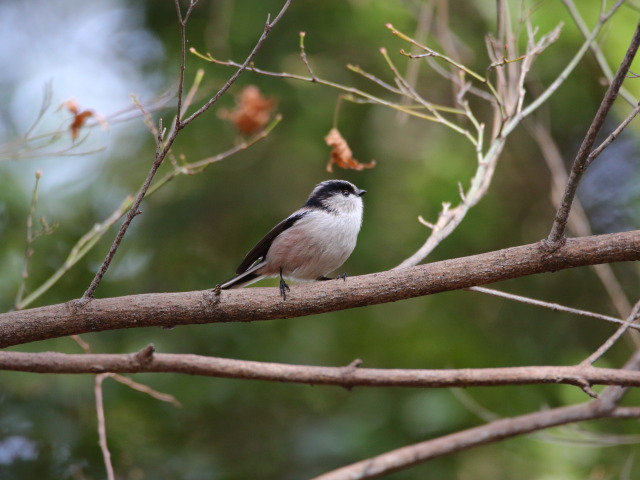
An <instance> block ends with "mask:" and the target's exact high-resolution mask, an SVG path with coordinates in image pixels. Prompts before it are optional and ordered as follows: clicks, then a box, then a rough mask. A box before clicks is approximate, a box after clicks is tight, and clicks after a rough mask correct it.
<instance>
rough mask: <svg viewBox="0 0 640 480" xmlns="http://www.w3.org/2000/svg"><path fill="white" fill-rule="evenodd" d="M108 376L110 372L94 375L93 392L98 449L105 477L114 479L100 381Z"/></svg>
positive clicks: (110, 479) (109, 479)
mask: <svg viewBox="0 0 640 480" xmlns="http://www.w3.org/2000/svg"><path fill="white" fill-rule="evenodd" d="M110 376H111V374H110V373H101V374H100V375H96V378H95V381H94V386H93V392H94V394H95V397H96V413H97V416H98V439H99V440H98V441H99V444H100V450H101V451H102V458H103V459H104V466H105V468H106V470H107V479H108V480H115V478H116V477H115V473H114V471H113V465H112V463H111V452H109V446H108V445H107V427H106V422H105V419H104V401H103V398H102V382H104V379H105V378H108V377H110Z"/></svg>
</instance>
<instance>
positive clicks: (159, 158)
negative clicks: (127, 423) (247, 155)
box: [82, 0, 291, 300]
mask: <svg viewBox="0 0 640 480" xmlns="http://www.w3.org/2000/svg"><path fill="white" fill-rule="evenodd" d="M195 3H196V2H195V0H192V1H191V3H190V5H189V9H188V10H187V14H186V15H185V16H184V18H183V17H182V15H181V13H180V2H179V0H175V5H176V9H177V12H178V18H179V24H180V36H181V48H182V50H181V65H180V81H179V88H178V105H177V109H176V112H177V113H176V117H175V121H174V124H173V129H172V131H171V133H170V135H169V137H168V138H167V140H166V142H164V147H163V148H160V147H161V146H162V137H163V134H164V132H163V129H162V128H159V129H158V149H157V152H156V158H155V161H154V162H153V165H152V167H151V169H150V171H149V173H148V175H147V178H146V180H145V182H144V184H143V185H142V187H141V188H140V191H139V192H138V195H137V196H136V199H135V201H134V203H133V206H132V207H131V209H130V210H129V212H128V213H127V215H126V217H125V219H124V222H123V223H122V226H121V227H120V230H119V231H118V234H117V235H116V238H115V240H114V241H113V244H112V245H111V248H110V249H109V252H108V253H107V256H106V257H105V259H104V261H103V262H102V265H101V266H100V268H99V269H98V272H97V273H96V275H95V277H94V278H93V280H92V281H91V284H90V285H89V287H88V288H87V290H86V291H85V292H84V294H83V295H82V299H83V300H88V299H91V298H93V294H94V292H95V290H96V288H97V287H98V285H99V284H100V282H101V280H102V278H103V277H104V275H105V273H106V272H107V270H108V268H109V265H110V264H111V261H112V260H113V257H114V256H115V254H116V251H117V250H118V247H119V246H120V243H121V242H122V239H123V238H124V235H125V233H126V232H127V229H128V228H129V225H130V224H131V222H132V221H133V219H134V218H135V217H136V215H138V214H139V213H140V210H139V207H140V204H141V203H142V200H143V199H144V197H145V195H146V193H147V190H148V189H149V186H150V185H151V182H152V180H153V177H154V176H155V174H156V172H157V171H158V168H160V165H162V162H163V161H164V159H165V158H166V156H167V154H168V153H169V151H170V150H171V146H172V145H173V143H174V141H175V139H176V138H177V136H178V134H179V133H180V131H181V130H182V129H183V128H185V127H186V126H187V125H189V124H190V123H191V122H193V121H194V120H195V119H196V118H198V117H199V116H200V115H202V114H203V113H204V112H206V111H207V110H208V109H209V108H211V106H212V105H213V104H215V103H216V102H217V101H218V100H219V99H220V97H221V96H222V95H223V94H224V93H225V92H226V91H227V90H228V89H229V88H230V87H231V85H233V83H235V81H236V80H237V79H238V77H239V76H240V74H241V73H242V72H243V71H245V70H246V69H247V67H248V66H249V64H250V63H251V61H252V60H253V58H254V57H255V56H256V54H257V53H258V51H259V50H260V48H261V47H262V45H263V44H264V42H265V41H266V39H267V37H268V36H269V33H270V32H271V30H272V29H273V27H274V26H275V24H276V23H277V22H278V21H279V20H280V19H281V18H282V16H283V15H284V13H285V11H286V10H287V8H288V7H289V4H290V3H291V0H287V1H286V2H285V4H284V6H283V7H282V9H281V10H280V12H279V13H278V15H277V16H276V18H275V19H274V20H273V21H272V22H271V21H270V17H267V23H266V25H265V27H264V30H263V32H262V35H261V36H260V38H259V39H258V41H257V43H256V45H255V46H254V48H253V50H252V51H251V53H250V54H249V56H248V57H247V58H246V60H245V62H244V63H243V64H242V65H241V66H240V67H239V68H238V69H237V70H236V72H235V73H234V74H233V75H231V77H230V78H229V79H228V80H227V82H226V83H225V84H224V85H223V86H222V87H221V88H220V90H218V92H217V93H216V94H215V95H214V96H213V97H211V98H210V99H209V100H208V101H207V102H206V103H205V104H204V105H203V106H202V107H200V108H199V109H198V110H196V111H195V112H194V113H193V114H191V115H190V116H189V117H188V118H186V119H185V120H182V119H181V118H180V115H181V109H182V89H183V85H184V70H185V61H186V59H185V48H186V32H185V30H186V29H185V25H186V22H187V20H188V17H189V15H190V14H191V11H192V9H193V6H194V5H195Z"/></svg>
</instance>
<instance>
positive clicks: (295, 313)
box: [0, 230, 640, 347]
mask: <svg viewBox="0 0 640 480" xmlns="http://www.w3.org/2000/svg"><path fill="white" fill-rule="evenodd" d="M633 260H640V230H635V231H632V232H625V233H614V234H608V235H597V236H591V237H584V238H574V239H568V240H567V242H565V244H564V245H563V246H561V247H560V248H557V249H556V250H554V251H549V250H548V249H546V248H544V247H543V246H542V245H541V243H535V244H530V245H523V246H519V247H513V248H507V249H504V250H498V251H494V252H489V253H484V254H480V255H474V256H470V257H462V258H456V259H452V260H445V261H442V262H435V263H431V264H427V265H420V266H417V267H411V268H405V269H398V270H391V271H387V272H380V273H374V274H370V275H363V276H360V277H350V278H349V279H348V280H347V281H346V282H343V281H334V282H319V283H313V284H303V285H300V286H295V287H293V288H292V289H291V294H290V295H288V296H287V299H286V301H283V300H282V298H281V297H280V295H279V294H278V292H277V289H274V288H250V289H241V290H229V291H226V290H225V291H223V292H218V293H216V291H215V290H213V291H212V290H206V291H197V292H184V293H155V294H143V295H131V296H126V297H116V298H106V299H96V300H93V301H91V302H88V303H86V302H77V301H72V302H68V303H65V304H58V305H51V306H47V307H41V308H34V309H30V310H21V311H16V312H9V313H5V314H2V315H0V347H7V346H11V345H19V344H23V343H29V342H33V341H37V340H45V339H48V338H56V337H61V336H66V335H73V334H80V333H87V332H96V331H104V330H113V329H119V328H138V327H173V326H176V325H187V324H198V323H215V322H249V321H255V320H271V319H276V318H291V317H301V316H306V315H313V314H317V313H324V312H331V311H337V310H345V309H348V308H355V307H364V306H368V305H376V304H380V303H388V302H395V301H398V300H404V299H408V298H415V297H419V296H423V295H431V294H434V293H439V292H445V291H451V290H460V289H464V288H468V287H472V286H475V285H483V284H488V283H493V282H498V281H502V280H508V279H511V278H518V277H523V276H527V275H533V274H537V273H544V272H555V271H558V270H564V269H567V268H573V267H580V266H586V265H596V264H600V263H612V262H621V261H633Z"/></svg>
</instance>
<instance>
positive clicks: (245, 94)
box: [220, 85, 276, 135]
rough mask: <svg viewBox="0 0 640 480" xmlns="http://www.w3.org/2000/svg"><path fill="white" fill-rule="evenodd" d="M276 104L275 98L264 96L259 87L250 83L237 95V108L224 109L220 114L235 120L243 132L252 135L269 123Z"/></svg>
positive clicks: (235, 123) (234, 122) (236, 125)
mask: <svg viewBox="0 0 640 480" xmlns="http://www.w3.org/2000/svg"><path fill="white" fill-rule="evenodd" d="M275 106H276V101H275V100H274V99H273V98H268V97H265V96H263V95H262V93H261V92H260V89H259V88H258V87H256V86H255V85H249V86H247V87H245V88H244V89H243V90H242V91H241V92H240V94H239V95H238V96H237V97H236V108H235V109H234V110H231V111H222V112H221V113H220V116H221V117H222V118H226V119H227V120H230V121H231V122H233V124H234V126H235V127H236V128H237V129H238V131H240V132H241V133H243V134H245V135H251V134H253V133H256V132H258V131H260V130H261V129H262V128H263V127H264V126H265V125H266V124H267V123H269V120H270V119H271V112H272V111H273V109H274V108H275Z"/></svg>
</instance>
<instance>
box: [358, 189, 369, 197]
mask: <svg viewBox="0 0 640 480" xmlns="http://www.w3.org/2000/svg"><path fill="white" fill-rule="evenodd" d="M365 193H367V191H366V190H358V196H359V197H361V196H362V195H364V194H365Z"/></svg>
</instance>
